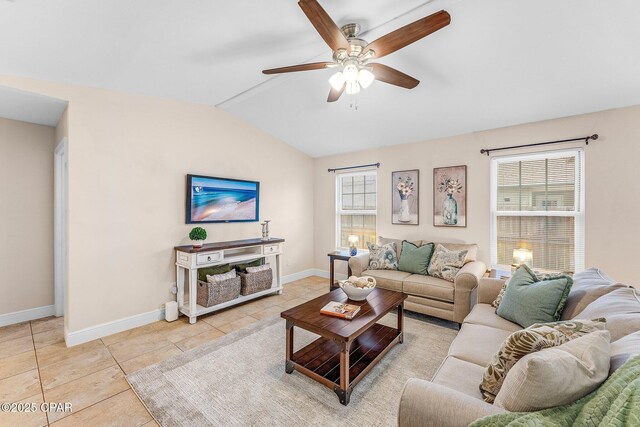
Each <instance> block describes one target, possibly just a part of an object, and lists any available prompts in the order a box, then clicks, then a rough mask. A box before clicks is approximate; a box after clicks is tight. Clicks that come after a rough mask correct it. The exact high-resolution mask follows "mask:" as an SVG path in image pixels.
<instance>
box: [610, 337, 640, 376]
mask: <svg viewBox="0 0 640 427" xmlns="http://www.w3.org/2000/svg"><path fill="white" fill-rule="evenodd" d="M639 354H640V331H638V332H634V333H632V334H629V335H626V336H624V337H622V338H620V339H619V340H617V341H613V342H612V343H611V360H610V362H611V366H610V368H609V369H610V370H609V372H610V373H611V374H613V372H614V371H615V370H616V369H618V368H619V367H620V366H622V365H624V363H625V362H626V361H627V360H629V359H630V358H632V357H635V356H637V355H639Z"/></svg>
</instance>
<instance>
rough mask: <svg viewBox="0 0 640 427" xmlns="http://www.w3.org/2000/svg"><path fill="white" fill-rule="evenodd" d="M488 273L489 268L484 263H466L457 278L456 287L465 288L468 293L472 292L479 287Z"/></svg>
mask: <svg viewBox="0 0 640 427" xmlns="http://www.w3.org/2000/svg"><path fill="white" fill-rule="evenodd" d="M486 272H487V266H486V265H485V263H484V262H482V261H471V262H468V263H466V264H465V265H464V266H463V267H462V268H461V269H460V271H458V274H456V278H455V281H454V283H455V287H456V289H457V288H464V289H466V290H468V291H472V290H473V289H475V287H476V286H478V282H479V281H480V279H482V277H483V276H484V274H485V273H486Z"/></svg>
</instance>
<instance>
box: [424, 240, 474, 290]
mask: <svg viewBox="0 0 640 427" xmlns="http://www.w3.org/2000/svg"><path fill="white" fill-rule="evenodd" d="M467 251H468V250H467V249H461V250H456V251H451V250H449V249H447V248H445V247H444V246H442V245H441V244H438V245H436V249H435V251H434V252H433V256H432V257H431V263H430V264H429V269H428V271H429V275H430V276H433V277H439V278H440V279H445V280H448V281H450V282H453V281H454V280H455V278H456V274H458V272H459V271H460V269H461V268H462V267H464V260H465V257H466V256H467Z"/></svg>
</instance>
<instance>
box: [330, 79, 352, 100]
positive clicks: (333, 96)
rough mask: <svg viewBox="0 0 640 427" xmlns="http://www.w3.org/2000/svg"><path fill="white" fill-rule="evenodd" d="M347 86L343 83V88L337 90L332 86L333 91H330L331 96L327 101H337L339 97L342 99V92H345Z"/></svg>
mask: <svg viewBox="0 0 640 427" xmlns="http://www.w3.org/2000/svg"><path fill="white" fill-rule="evenodd" d="M346 87H347V84H346V83H345V84H343V85H342V89H340V90H335V89H334V88H333V87H331V91H329V97H328V98H327V102H336V101H337V100H338V99H340V96H342V93H343V92H344V89H345V88H346Z"/></svg>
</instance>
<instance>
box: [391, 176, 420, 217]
mask: <svg viewBox="0 0 640 427" xmlns="http://www.w3.org/2000/svg"><path fill="white" fill-rule="evenodd" d="M419 186H420V171H419V170H418V169H413V170H406V171H396V172H392V173H391V193H392V194H391V223H392V224H405V225H418V222H419V215H418V207H419V206H420V198H419V192H418V190H419Z"/></svg>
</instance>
